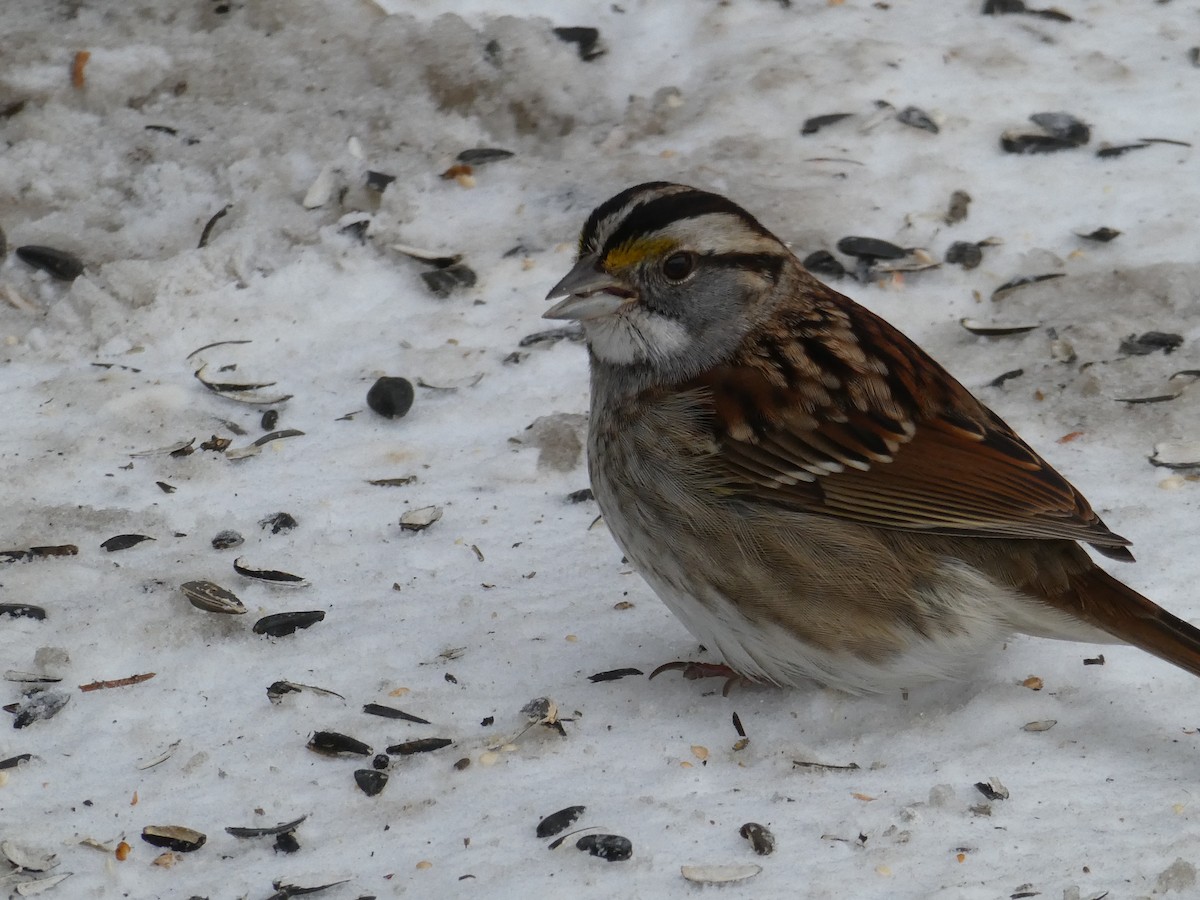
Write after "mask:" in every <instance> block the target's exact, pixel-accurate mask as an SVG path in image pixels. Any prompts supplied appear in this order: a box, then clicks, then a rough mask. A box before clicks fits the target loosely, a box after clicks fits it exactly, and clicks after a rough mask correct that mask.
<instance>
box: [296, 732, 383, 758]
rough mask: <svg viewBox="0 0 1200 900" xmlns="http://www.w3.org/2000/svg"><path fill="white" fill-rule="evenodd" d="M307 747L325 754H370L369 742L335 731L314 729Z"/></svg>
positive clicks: (371, 752) (371, 753)
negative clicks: (365, 742)
mask: <svg viewBox="0 0 1200 900" xmlns="http://www.w3.org/2000/svg"><path fill="white" fill-rule="evenodd" d="M308 749H309V750H312V751H314V752H316V753H321V754H323V755H325V756H372V755H374V754H373V751H372V750H371V747H370V745H369V744H364V743H363V742H362V741H360V740H358V739H357V738H352V737H350V736H349V735H347V734H342V733H341V732H337V731H315V732H313V736H312V737H311V738H309V739H308Z"/></svg>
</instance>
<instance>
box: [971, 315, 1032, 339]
mask: <svg viewBox="0 0 1200 900" xmlns="http://www.w3.org/2000/svg"><path fill="white" fill-rule="evenodd" d="M958 324H960V325H962V327H963V328H965V329H967V331H969V332H971V334H978V335H982V336H984V337H1004V336H1006V335H1011V334H1027V333H1028V332H1030V331H1033V330H1034V329H1035V328H1037V327H1038V325H1037V323H1036V322H1035V323H1023V324H1020V325H1017V324H1013V325H995V324H993V325H989V324H987V323H986V322H980V321H979V320H978V319H959V320H958Z"/></svg>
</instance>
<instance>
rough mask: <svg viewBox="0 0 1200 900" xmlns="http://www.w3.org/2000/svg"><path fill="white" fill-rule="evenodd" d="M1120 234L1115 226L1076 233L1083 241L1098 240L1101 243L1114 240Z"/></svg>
mask: <svg viewBox="0 0 1200 900" xmlns="http://www.w3.org/2000/svg"><path fill="white" fill-rule="evenodd" d="M1120 236H1121V232H1119V231H1117V229H1115V228H1109V227H1108V226H1104V227H1103V228H1097V229H1096V230H1095V231H1091V232H1088V233H1087V234H1080V235H1078V237H1081V238H1083V239H1084V240H1085V241H1099V242H1100V243H1102V244H1107V243H1108V242H1109V241H1111V240H1115V239H1116V238H1119V237H1120Z"/></svg>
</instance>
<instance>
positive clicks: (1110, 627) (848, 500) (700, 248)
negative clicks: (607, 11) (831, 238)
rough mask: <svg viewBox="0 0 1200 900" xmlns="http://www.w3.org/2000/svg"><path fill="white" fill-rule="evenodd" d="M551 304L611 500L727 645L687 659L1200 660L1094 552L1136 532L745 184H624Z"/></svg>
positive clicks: (687, 620) (594, 463)
mask: <svg viewBox="0 0 1200 900" xmlns="http://www.w3.org/2000/svg"><path fill="white" fill-rule="evenodd" d="M547 301H555V303H554V305H553V306H552V307H551V308H549V309H548V310H547V311H546V312H545V313H544V316H545V317H546V318H549V319H556V320H572V321H575V322H578V323H579V325H580V327H581V329H582V331H583V334H584V337H585V343H586V346H587V351H588V358H589V369H590V389H591V401H590V402H591V407H590V412H589V422H588V441H587V447H588V470H589V476H590V479H591V482H592V487H593V493H594V496H595V498H596V500H597V502H598V504H599V507H600V511H601V514H602V516H603V519H604V521H605V523H606V524H607V526H608V529H609V531H610V532H611V534H612V536H613V538H614V539H615V541H616V543H617V545H618V546H619V547H620V549H621V550H622V551H623V552H624V554H625V556H626V558H627V559H628V560H629V561H630V563H631V564H632V565H633V567H634V568H635V569H636V570H637V571H638V572H639V574H640V575H641V576H642V577H643V578H644V579H645V580H646V582H647V583H648V584H649V586H650V587H651V588H652V589H653V591H654V592H655V593H656V594H657V595H658V597H659V598H660V599H661V600H662V601H663V602H664V603H665V604H666V606H667V607H668V608H669V609H670V610H671V611H672V612H673V613H674V614H675V616H676V617H678V618H679V619H680V620H681V621H682V623H683V624H684V625H685V626H686V627H687V629H688V630H689V631H690V632H691V633H692V634H693V635H694V636H695V637H696V638H697V639H698V640H699V641H700V643H701V644H702V645H703V646H704V647H705V648H707V649H708V650H709V651H711V652H713V653H714V654H716V655H718V656H719V657H720V658H721V660H722V662H721V663H719V664H707V667H706V668H705V666H706V664H704V663H699V664H697V665H699V666H700V667H702V668H701V669H700V670H699V671H698V672H695V673H685V674H694V675H706V674H717V672H718V671H719V672H721V673H723V674H726V675H731V676H737V677H740V678H741V679H744V680H746V681H750V682H756V683H765V684H773V685H778V686H783V687H794V686H802V685H811V684H812V683H814V682H815V683H817V684H820V685H824V686H827V687H830V688H835V689H838V690H842V691H846V692H849V693H856V694H863V693H882V692H889V691H893V690H902V691H907V690H908V689H909V688H910V687H914V686H916V685H919V684H922V683H925V682H930V681H936V680H940V679H946V678H956V677H961V676H963V675H965V674H967V673H968V672H969V670H971V669H972V668H973V667H976V666H978V664H979V661H980V658H981V655H982V654H984V653H985V652H986V651H987V650H988V649H989V648H990V647H994V646H997V645H999V644H1000V643H1001V642H1003V641H1004V640H1007V639H1008V638H1009V637H1010V636H1011V635H1012V634H1014V633H1024V634H1028V635H1034V636H1037V637H1044V638H1056V639H1060V640H1069V641H1087V642H1098V643H1125V644H1131V645H1133V646H1135V647H1139V648H1141V649H1142V650H1144V651H1147V652H1149V653H1151V654H1153V655H1155V656H1157V657H1159V658H1161V659H1163V660H1165V661H1167V662H1169V663H1173V664H1174V665H1176V666H1178V667H1180V668H1182V669H1184V670H1186V671H1188V672H1191V673H1192V674H1194V675H1200V630H1197V629H1196V628H1195V627H1193V626H1192V625H1190V624H1189V623H1187V622H1185V621H1183V620H1182V619H1180V618H1177V617H1176V616H1174V615H1172V614H1171V613H1169V612H1167V611H1166V610H1164V609H1163V608H1161V607H1160V606H1158V605H1157V604H1155V603H1154V602H1153V601H1151V600H1149V599H1147V598H1146V597H1144V596H1142V595H1141V594H1139V593H1138V592H1137V591H1135V590H1134V589H1132V588H1130V587H1128V586H1127V585H1125V584H1124V583H1123V582H1121V581H1119V580H1118V579H1116V578H1115V577H1113V576H1112V575H1110V574H1109V573H1108V572H1106V571H1105V570H1104V569H1103V568H1101V567H1100V566H1099V565H1097V564H1096V562H1094V561H1093V559H1092V558H1091V557H1090V556H1089V555H1088V553H1087V551H1086V550H1085V549H1084V548H1083V546H1082V545H1084V544H1086V545H1088V546H1090V547H1091V548H1092V549H1093V550H1094V551H1096V552H1097V553H1099V554H1101V555H1103V556H1105V557H1108V558H1110V559H1114V560H1123V561H1132V560H1133V555H1132V554H1131V553H1130V551H1129V549H1128V548H1129V545H1130V542H1129V541H1128V540H1127V539H1125V538H1123V537H1121V536H1120V535H1118V534H1116V533H1114V532H1113V531H1111V530H1110V529H1109V528H1108V526H1107V525H1105V524H1104V522H1103V521H1102V520H1101V518H1100V517H1099V516H1098V515H1097V514H1096V512H1095V511H1094V510H1093V509H1092V507H1091V506H1090V505H1089V503H1088V501H1087V500H1086V499H1085V498H1084V497H1083V495H1082V494H1081V493H1080V492H1079V491H1078V490H1076V489H1075V488H1074V487H1073V486H1072V485H1071V484H1070V483H1069V482H1068V481H1067V480H1066V479H1065V478H1064V477H1063V476H1062V475H1060V474H1059V473H1058V472H1057V471H1055V469H1054V468H1053V467H1052V466H1050V465H1049V463H1047V462H1046V461H1045V460H1044V459H1042V457H1041V456H1039V455H1038V454H1037V453H1036V452H1035V451H1034V450H1033V449H1032V448H1031V447H1030V446H1029V445H1028V444H1027V443H1025V441H1023V440H1022V439H1021V438H1020V437H1019V436H1018V435H1017V433H1016V432H1015V431H1014V430H1013V429H1012V428H1010V427H1009V426H1008V425H1007V424H1006V423H1005V422H1004V421H1003V420H1002V419H1001V418H1000V417H999V416H998V415H996V413H994V412H992V411H991V410H990V409H988V408H987V407H986V406H985V405H984V404H983V403H982V402H980V401H979V400H978V399H976V398H975V397H974V396H973V395H972V394H971V393H970V391H968V390H967V389H966V388H965V387H963V386H962V384H960V383H959V382H958V381H957V380H955V378H954V377H953V376H951V375H950V374H949V373H948V372H947V371H946V370H945V369H944V368H943V367H942V366H941V365H939V364H938V363H937V362H935V361H934V359H933V358H932V357H930V356H929V355H928V354H927V353H925V352H924V351H923V350H922V349H921V348H920V347H918V346H917V345H916V344H915V343H914V342H913V341H912V340H910V339H909V338H908V337H906V336H905V335H904V334H902V333H901V332H900V331H899V330H898V329H897V328H895V327H894V326H893V325H891V324H889V323H888V322H886V321H885V320H883V319H882V318H880V317H879V316H877V315H875V314H873V313H872V312H870V311H869V310H867V309H865V308H864V307H862V306H860V305H859V304H857V303H855V302H854V301H853V300H851V299H850V298H849V297H846V296H844V295H843V294H840V293H838V292H837V291H835V290H833V289H832V288H830V287H828V286H827V285H825V284H824V283H822V282H821V281H819V280H817V279H816V278H815V277H813V276H812V275H811V274H810V273H809V272H808V271H807V270H806V269H805V268H804V267H803V265H802V264H801V262H800V260H799V259H798V258H797V257H796V256H795V255H794V254H793V253H792V252H791V251H790V250H789V249H788V247H787V245H785V244H784V243H783V242H782V241H781V240H780V239H779V238H778V237H776V236H775V235H774V234H772V233H771V232H770V231H769V230H768V229H767V228H766V227H765V226H763V225H762V224H761V223H760V222H759V221H758V219H756V218H755V217H754V216H752V215H751V214H750V213H749V212H747V211H746V210H745V209H743V208H742V207H740V206H738V205H737V204H736V203H734V202H733V201H732V200H730V199H728V198H727V197H725V196H722V195H720V194H717V193H712V192H709V191H705V190H701V189H698V188H694V187H688V186H686V185H681V184H672V183H668V182H661V181H656V182H649V183H645V184H639V185H636V186H633V187H630V188H628V189H626V190H623V191H621V192H620V193H618V194H617V195H616V196H614V197H612V198H611V199H609V200H607V201H605V202H604V203H601V204H600V205H599V206H598V207H597V208H596V209H595V210H594V211H593V212H592V213H591V214H590V215H589V216H588V218H587V220H586V222H585V223H584V225H583V229H582V232H581V234H580V237H579V244H578V254H577V257H576V260H575V262H574V265H573V267H572V268H571V270H570V272H569V273H568V274H567V275H566V276H565V277H564V278H563V279H562V280H561V281H559V282H558V283H557V284H556V285H555V286H554V288H553V289H552V290H551V291H550V292H549V294H548V296H547ZM669 665H681V666H682V665H683V664H682V663H679V664H669Z"/></svg>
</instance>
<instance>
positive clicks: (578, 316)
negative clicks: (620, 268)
mask: <svg viewBox="0 0 1200 900" xmlns="http://www.w3.org/2000/svg"><path fill="white" fill-rule="evenodd" d="M546 299H547V300H558V301H559V302H558V303H556V304H554V305H553V306H552V307H550V308H549V309H548V310H546V311H545V312H544V313H542V318H543V319H574V320H576V321H583V320H586V319H598V318H600V317H602V316H611V315H612V314H613V313H615V312H617V311H618V310H619V309H621V308H622V307H623V306H625V305H626V304H627V303H630V302H632V301H633V300H635V299H637V296H636V294H634V292H633V291H632V290H631V289H630V288H629V286H628V285H627V284H625V283H624V282H623V281H622V280H621V279H620V278H616V277H614V276H612V275H609V274H608V273H607V272H605V271H604V270H603V269H601V268H600V267H599V265H598V264H597V260H596V257H594V256H590V255H589V256H584V257H583V258H581V259H580V260H579V262H577V263H576V264H575V268H573V269H571V271H570V272H568V273H567V277H566V278H564V279H563V280H562V281H560V282H559V283H558V284H556V285H555V286H554V287H553V288H552V289H551V290H550V293H549V294H547V295H546Z"/></svg>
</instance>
